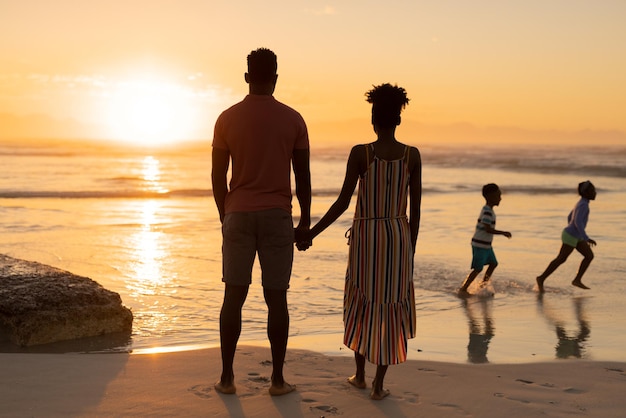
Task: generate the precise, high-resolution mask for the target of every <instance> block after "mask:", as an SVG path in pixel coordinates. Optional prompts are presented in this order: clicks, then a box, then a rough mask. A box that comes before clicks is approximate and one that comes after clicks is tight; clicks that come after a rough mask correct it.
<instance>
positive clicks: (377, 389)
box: [370, 366, 389, 401]
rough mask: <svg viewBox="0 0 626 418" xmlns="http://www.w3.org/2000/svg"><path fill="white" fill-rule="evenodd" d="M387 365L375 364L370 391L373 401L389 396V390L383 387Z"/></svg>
mask: <svg viewBox="0 0 626 418" xmlns="http://www.w3.org/2000/svg"><path fill="white" fill-rule="evenodd" d="M388 367H389V366H376V376H375V377H374V381H373V382H372V392H371V393H370V398H372V399H374V400H375V401H379V400H381V399H384V398H386V397H387V396H389V391H388V390H387V389H385V388H384V387H383V381H384V380H385V373H387V368H388Z"/></svg>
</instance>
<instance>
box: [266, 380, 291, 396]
mask: <svg viewBox="0 0 626 418" xmlns="http://www.w3.org/2000/svg"><path fill="white" fill-rule="evenodd" d="M294 390H296V385H290V384H289V383H287V382H283V384H282V385H275V384H273V383H272V386H270V395H272V396H282V395H286V394H288V393H291V392H293V391H294Z"/></svg>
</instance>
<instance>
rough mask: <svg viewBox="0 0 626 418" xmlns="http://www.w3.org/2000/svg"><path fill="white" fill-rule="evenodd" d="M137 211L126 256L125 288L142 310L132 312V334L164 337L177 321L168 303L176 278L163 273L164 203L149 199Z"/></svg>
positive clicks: (166, 247)
mask: <svg viewBox="0 0 626 418" xmlns="http://www.w3.org/2000/svg"><path fill="white" fill-rule="evenodd" d="M139 203H140V205H139V206H138V207H136V210H137V212H136V217H137V223H136V225H137V226H136V228H137V230H136V232H135V233H134V234H133V235H132V236H131V237H130V240H131V248H132V251H131V253H130V254H129V258H130V264H129V276H130V280H129V282H128V284H127V287H128V289H129V290H130V293H131V297H133V298H134V299H135V300H137V301H138V302H140V304H141V306H143V308H142V309H141V311H138V312H135V318H136V319H138V320H139V321H137V322H138V323H137V324H136V325H137V326H136V327H135V330H134V333H135V334H139V335H147V334H149V335H155V334H164V333H167V332H168V330H171V329H172V327H174V324H175V322H176V318H173V317H172V316H171V313H170V312H169V310H170V307H169V306H168V304H167V303H164V302H166V301H168V300H171V297H172V296H173V295H175V294H176V292H177V290H176V286H175V285H174V283H173V282H174V281H175V279H176V276H175V274H173V273H172V272H168V271H167V269H166V264H167V260H168V259H169V258H171V251H170V249H169V247H170V246H169V244H168V236H167V234H166V233H165V232H163V231H162V230H160V228H159V225H161V223H162V219H161V217H162V216H163V212H164V206H165V201H163V200H161V199H148V200H145V201H141V202H139Z"/></svg>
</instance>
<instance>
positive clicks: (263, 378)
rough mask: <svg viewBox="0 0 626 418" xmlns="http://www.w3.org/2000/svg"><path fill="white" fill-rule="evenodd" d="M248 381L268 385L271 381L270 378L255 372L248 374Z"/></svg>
mask: <svg viewBox="0 0 626 418" xmlns="http://www.w3.org/2000/svg"><path fill="white" fill-rule="evenodd" d="M248 380H250V381H252V382H256V383H268V382H269V381H270V379H269V377H266V376H261V375H260V374H258V373H255V372H250V373H248Z"/></svg>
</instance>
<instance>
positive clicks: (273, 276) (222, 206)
mask: <svg viewBox="0 0 626 418" xmlns="http://www.w3.org/2000/svg"><path fill="white" fill-rule="evenodd" d="M276 70H277V60H276V55H275V54H274V52H272V51H270V50H269V49H266V48H259V49H257V50H255V51H252V52H251V53H250V54H249V55H248V72H247V73H246V74H245V80H246V83H248V89H249V94H248V95H247V96H246V97H245V98H244V99H243V100H242V101H241V102H239V103H237V104H236V105H234V106H232V107H231V108H229V109H227V110H226V111H224V112H223V113H222V114H221V115H220V117H219V118H218V119H217V122H216V123H215V134H214V138H213V170H212V181H213V194H214V197H215V203H216V204H217V208H218V210H219V214H220V220H221V221H222V235H223V245H222V256H223V259H222V264H223V268H222V272H223V278H222V281H223V282H224V283H225V290H224V302H223V304H222V310H221V312H220V343H221V349H222V375H221V378H220V380H219V381H218V382H217V383H216V384H215V389H216V390H217V391H218V392H220V393H224V394H233V393H235V392H236V387H235V384H234V373H233V360H234V357H235V350H236V348H237V341H238V340H239V335H240V333H241V309H242V307H243V304H244V302H245V300H246V296H247V294H248V288H249V286H250V283H251V276H252V265H253V263H254V259H255V256H256V254H257V253H258V255H259V263H260V265H261V271H262V284H263V296H264V298H265V302H266V304H267V307H268V318H267V333H268V337H269V340H270V345H271V350H272V365H273V370H272V378H271V385H270V389H269V392H270V394H271V395H272V396H279V395H284V394H286V393H289V392H291V391H293V390H294V389H295V386H292V385H290V384H288V383H287V382H285V380H284V378H283V364H284V360H285V353H286V350H287V339H288V335H289V311H288V308H287V289H288V288H289V279H290V276H291V267H292V264H293V252H294V250H293V242H294V230H293V221H292V217H291V199H292V195H291V165H292V164H293V171H294V174H295V181H296V197H297V198H298V202H299V205H300V213H301V215H300V222H299V224H298V228H297V229H298V230H308V229H309V227H310V224H311V219H310V217H311V174H310V170H309V139H308V133H307V127H306V124H305V122H304V120H303V118H302V116H300V114H299V113H298V112H296V111H295V110H293V109H292V108H290V107H288V106H286V105H284V104H282V103H280V102H279V101H277V100H276V99H275V98H274V97H273V93H274V89H275V87H276V80H277V78H278V75H277V74H276ZM231 161H232V164H233V166H232V173H231V179H230V188H229V187H228V185H227V179H226V177H227V172H228V167H229V164H230V162H231Z"/></svg>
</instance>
